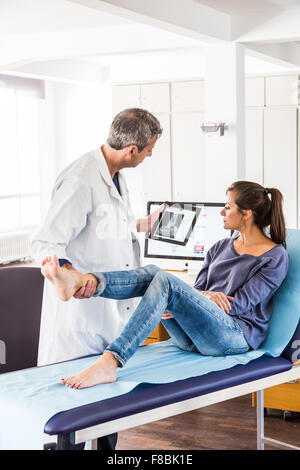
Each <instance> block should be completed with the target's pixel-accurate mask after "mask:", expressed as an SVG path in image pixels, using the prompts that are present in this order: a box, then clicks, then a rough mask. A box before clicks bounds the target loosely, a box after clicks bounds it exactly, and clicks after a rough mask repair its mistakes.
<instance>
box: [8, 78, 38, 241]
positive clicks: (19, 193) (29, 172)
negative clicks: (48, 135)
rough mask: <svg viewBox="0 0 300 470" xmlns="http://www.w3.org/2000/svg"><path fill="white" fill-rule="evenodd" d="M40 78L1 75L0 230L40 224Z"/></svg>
mask: <svg viewBox="0 0 300 470" xmlns="http://www.w3.org/2000/svg"><path fill="white" fill-rule="evenodd" d="M43 98H44V87H43V81H41V80H35V79H27V78H20V77H12V76H8V75H0V233H3V232H11V231H18V230H24V229H30V228H32V227H35V226H37V225H38V224H39V223H40V211H41V209H40V203H41V185H40V161H39V160H40V158H39V155H40V137H39V136H40V132H39V124H40V107H41V101H42V100H43Z"/></svg>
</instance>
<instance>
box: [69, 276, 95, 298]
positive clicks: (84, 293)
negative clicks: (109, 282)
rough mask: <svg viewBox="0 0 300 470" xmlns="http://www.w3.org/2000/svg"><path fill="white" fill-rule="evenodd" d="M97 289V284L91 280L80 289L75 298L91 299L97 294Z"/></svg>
mask: <svg viewBox="0 0 300 470" xmlns="http://www.w3.org/2000/svg"><path fill="white" fill-rule="evenodd" d="M96 288H97V283H96V282H94V281H92V280H89V281H88V282H87V283H86V285H85V286H84V287H81V288H80V289H78V291H76V292H75V294H74V295H73V297H74V298H75V299H89V298H90V297H92V296H93V295H94V294H95V291H96Z"/></svg>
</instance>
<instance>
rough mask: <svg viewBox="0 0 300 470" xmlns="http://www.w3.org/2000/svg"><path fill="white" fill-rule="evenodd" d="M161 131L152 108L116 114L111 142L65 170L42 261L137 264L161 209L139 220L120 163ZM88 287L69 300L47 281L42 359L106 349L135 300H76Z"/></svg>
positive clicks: (139, 154) (41, 246) (85, 266)
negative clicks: (142, 238)
mask: <svg viewBox="0 0 300 470" xmlns="http://www.w3.org/2000/svg"><path fill="white" fill-rule="evenodd" d="M161 133H162V128H161V126H160V123H159V121H158V120H157V119H156V118H155V117H154V116H153V115H152V114H151V113H149V112H148V111H146V110H143V109H139V108H133V109H126V110H124V111H122V112H121V113H119V114H118V115H117V116H116V117H115V118H114V120H113V122H112V124H111V128H110V132H109V136H108V139H107V142H106V144H104V145H102V146H101V148H98V149H97V150H94V151H92V152H89V153H86V154H85V155H83V156H82V157H80V158H79V159H77V160H76V161H74V162H73V163H71V164H70V165H69V166H68V167H67V168H65V169H64V170H63V171H62V173H61V174H60V175H59V176H58V178H57V180H56V182H55V186H54V189H53V193H52V201H51V205H50V209H49V211H48V214H47V215H46V218H45V221H44V223H43V224H42V226H41V227H40V228H39V230H38V232H37V233H36V234H35V236H34V238H33V241H32V253H33V257H34V258H35V259H36V260H37V261H38V262H41V261H42V259H43V258H44V257H45V256H51V255H52V254H53V253H56V254H57V255H58V258H59V262H60V265H61V266H63V267H64V268H65V269H74V268H75V269H77V270H80V271H82V272H86V273H87V272H91V271H113V270H120V269H125V270H129V269H134V268H137V267H139V266H140V246H139V242H138V239H137V236H136V234H137V232H138V231H149V230H151V226H152V224H153V223H154V221H155V220H156V219H157V217H158V214H159V210H158V211H156V212H155V213H153V214H151V215H150V216H149V217H148V218H145V219H139V220H136V219H135V217H134V215H133V212H132V209H131V204H130V200H129V194H128V189H127V186H126V182H125V178H124V174H123V171H122V169H123V168H134V167H136V166H137V165H139V164H140V163H142V162H143V160H144V159H145V158H146V157H150V156H151V154H152V150H153V148H154V146H155V143H156V140H157V139H158V137H159V136H160V135H161ZM86 289H87V291H86V292H84V289H83V290H81V291H80V292H78V293H77V294H76V295H75V296H74V297H75V298H73V299H71V301H70V302H68V303H65V302H61V301H60V300H58V299H57V298H56V296H55V295H54V293H53V290H51V286H49V283H45V285H44V294H43V305H42V318H41V330H40V341H39V354H38V365H45V364H49V363H53V362H59V361H65V360H69V359H74V358H77V357H81V356H87V355H92V354H99V353H102V352H103V351H104V349H105V348H106V347H107V346H108V344H109V343H111V342H112V341H113V339H114V338H116V337H117V336H118V335H119V334H120V332H121V331H122V329H123V328H124V326H125V325H126V323H127V322H128V320H129V317H130V316H131V314H132V313H133V312H134V310H135V308H136V306H137V301H136V300H134V299H131V300H110V299H101V303H100V302H99V299H95V298H87V300H86V301H85V302H79V301H78V300H76V298H81V297H85V296H88V295H89V294H88V286H87V288H86ZM109 437H110V436H109ZM101 439H102V441H103V440H105V438H101ZM100 445H101V444H100ZM114 445H115V442H114V444H113V446H112V448H114ZM102 448H103V449H104V448H105V446H102ZM106 448H111V444H110V443H108V447H106Z"/></svg>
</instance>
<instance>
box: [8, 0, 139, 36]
mask: <svg viewBox="0 0 300 470" xmlns="http://www.w3.org/2000/svg"><path fill="white" fill-rule="evenodd" d="M0 18H1V28H0V36H7V35H8V36H14V35H18V36H20V35H24V34H25V35H28V34H36V33H50V32H59V31H72V30H78V29H80V30H83V29H85V28H101V27H108V26H120V25H128V24H131V23H132V22H131V21H130V20H128V19H125V18H121V17H119V16H116V15H110V14H108V13H105V12H103V11H100V10H94V9H91V8H87V7H85V6H82V5H79V4H76V3H73V2H69V1H67V0H25V1H24V0H0Z"/></svg>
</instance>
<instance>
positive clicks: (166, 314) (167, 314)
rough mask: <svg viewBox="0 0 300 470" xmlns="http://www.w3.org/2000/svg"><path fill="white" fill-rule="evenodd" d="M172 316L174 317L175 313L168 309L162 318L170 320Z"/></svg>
mask: <svg viewBox="0 0 300 470" xmlns="http://www.w3.org/2000/svg"><path fill="white" fill-rule="evenodd" d="M170 318H174V317H173V315H172V314H171V313H170V312H168V310H165V311H164V313H163V316H162V317H161V319H162V320H169V319H170Z"/></svg>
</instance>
